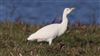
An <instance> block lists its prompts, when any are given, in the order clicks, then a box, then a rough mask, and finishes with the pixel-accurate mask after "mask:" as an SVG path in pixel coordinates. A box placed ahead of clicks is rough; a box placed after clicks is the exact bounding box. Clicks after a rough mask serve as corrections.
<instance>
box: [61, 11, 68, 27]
mask: <svg viewBox="0 0 100 56" xmlns="http://www.w3.org/2000/svg"><path fill="white" fill-rule="evenodd" d="M67 24H68V18H67V14H66V12H63V17H62V22H61V25H65V26H67Z"/></svg>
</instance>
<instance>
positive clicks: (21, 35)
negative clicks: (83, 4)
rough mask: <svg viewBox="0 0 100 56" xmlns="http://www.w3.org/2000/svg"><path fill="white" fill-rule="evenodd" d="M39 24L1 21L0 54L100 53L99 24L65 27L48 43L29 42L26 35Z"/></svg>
mask: <svg viewBox="0 0 100 56" xmlns="http://www.w3.org/2000/svg"><path fill="white" fill-rule="evenodd" d="M41 27H42V26H36V25H27V24H20V23H9V22H8V23H0V56H100V26H86V25H83V26H75V27H68V30H67V31H66V32H65V34H63V35H62V36H60V37H58V38H56V39H54V40H53V43H52V45H51V46H49V45H48V43H47V42H41V43H37V42H36V41H33V42H28V41H27V40H26V38H27V37H28V36H29V35H30V34H32V33H34V32H35V31H36V30H38V29H39V28H41Z"/></svg>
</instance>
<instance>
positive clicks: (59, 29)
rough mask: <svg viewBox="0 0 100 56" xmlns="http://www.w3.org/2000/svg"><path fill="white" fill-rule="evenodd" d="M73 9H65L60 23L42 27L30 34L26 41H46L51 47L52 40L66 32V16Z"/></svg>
mask: <svg viewBox="0 0 100 56" xmlns="http://www.w3.org/2000/svg"><path fill="white" fill-rule="evenodd" d="M73 9H74V8H65V9H64V12H63V17H62V18H63V19H62V22H61V23H56V24H50V25H47V26H44V27H43V28H41V29H39V30H38V31H36V32H35V33H33V34H31V35H30V36H29V37H28V38H27V40H29V41H33V40H37V42H41V41H46V42H48V43H49V45H51V43H52V40H53V39H54V38H56V37H58V36H61V35H62V34H63V33H64V32H65V31H66V29H67V24H68V18H67V17H66V16H67V15H68V14H70V12H71V11H72V10H73Z"/></svg>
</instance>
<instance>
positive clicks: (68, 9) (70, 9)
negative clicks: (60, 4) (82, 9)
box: [64, 8, 75, 14]
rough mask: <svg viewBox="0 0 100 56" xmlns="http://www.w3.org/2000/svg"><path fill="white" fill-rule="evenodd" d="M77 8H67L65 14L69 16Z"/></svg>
mask: <svg viewBox="0 0 100 56" xmlns="http://www.w3.org/2000/svg"><path fill="white" fill-rule="evenodd" d="M74 9H75V8H65V9H64V13H65V14H69V13H70V12H71V11H72V10H74Z"/></svg>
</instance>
